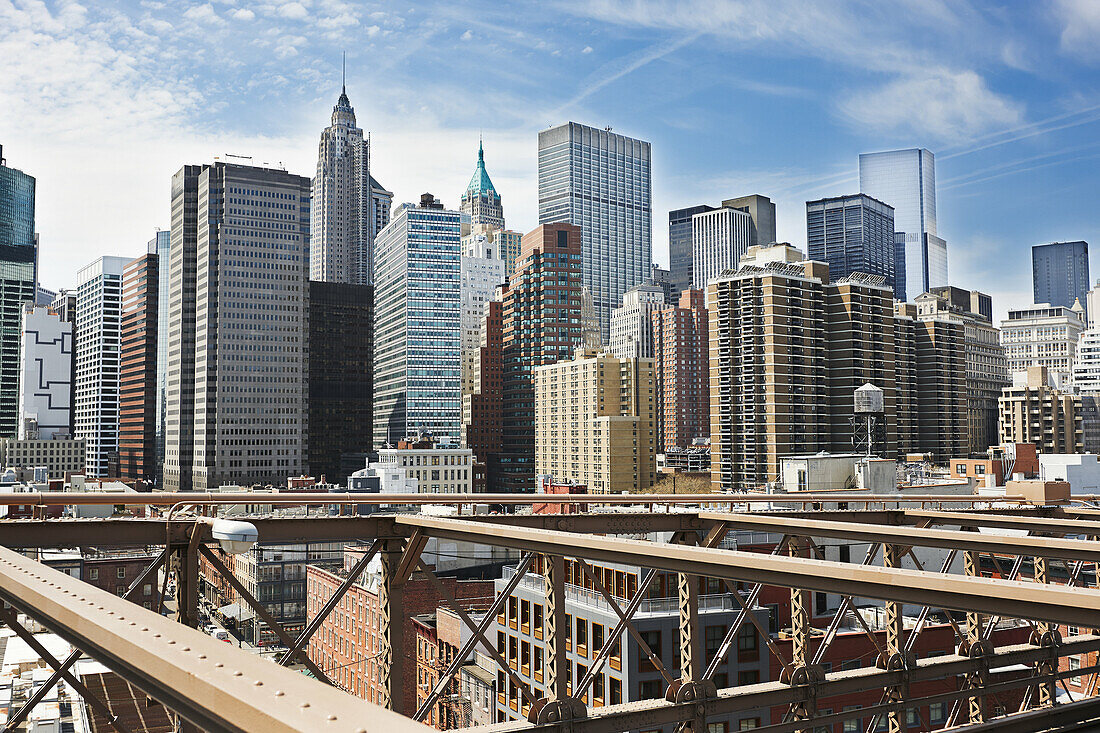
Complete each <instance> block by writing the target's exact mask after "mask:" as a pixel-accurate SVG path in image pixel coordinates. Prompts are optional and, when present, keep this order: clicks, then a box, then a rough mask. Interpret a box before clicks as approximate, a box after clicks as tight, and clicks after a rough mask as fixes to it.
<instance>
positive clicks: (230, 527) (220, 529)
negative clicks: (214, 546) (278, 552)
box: [210, 519, 260, 555]
mask: <svg viewBox="0 0 1100 733" xmlns="http://www.w3.org/2000/svg"><path fill="white" fill-rule="evenodd" d="M210 534H211V535H213V536H214V539H216V540H217V541H218V544H220V545H221V547H222V549H223V550H224V551H226V552H228V553H229V554H230V555H240V554H242V553H245V552H248V551H249V550H251V549H252V546H253V545H255V544H256V540H257V539H258V538H259V536H260V533H259V532H257V531H256V525H254V524H252V523H251V522H239V521H237V520H234V519H215V520H214V522H213V525H212V526H211V528H210Z"/></svg>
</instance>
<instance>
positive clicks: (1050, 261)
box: [1031, 242, 1089, 315]
mask: <svg viewBox="0 0 1100 733" xmlns="http://www.w3.org/2000/svg"><path fill="white" fill-rule="evenodd" d="M1031 286H1032V289H1033V290H1034V292H1035V302H1036V303H1050V304H1051V305H1063V306H1065V307H1066V308H1072V307H1073V301H1075V300H1080V301H1081V305H1082V306H1083V307H1085V308H1088V305H1087V304H1086V302H1085V301H1086V298H1085V293H1087V292H1088V291H1089V243H1088V242H1052V243H1051V244H1037V245H1035V246H1034V247H1032V248H1031ZM1086 315H1088V314H1087V313H1086Z"/></svg>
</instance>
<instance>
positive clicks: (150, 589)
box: [141, 583, 153, 596]
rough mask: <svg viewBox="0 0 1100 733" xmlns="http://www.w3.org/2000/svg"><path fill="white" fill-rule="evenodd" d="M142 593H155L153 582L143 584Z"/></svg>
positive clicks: (145, 594)
mask: <svg viewBox="0 0 1100 733" xmlns="http://www.w3.org/2000/svg"><path fill="white" fill-rule="evenodd" d="M141 594H142V595H143V596H151V595H153V584H152V583H146V584H145V585H143V586H142V588H141Z"/></svg>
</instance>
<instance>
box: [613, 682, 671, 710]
mask: <svg viewBox="0 0 1100 733" xmlns="http://www.w3.org/2000/svg"><path fill="white" fill-rule="evenodd" d="M663 696H664V691H663V690H661V680H642V681H641V682H639V683H638V699H639V700H657V699H659V698H661V697H663ZM612 704H614V703H612Z"/></svg>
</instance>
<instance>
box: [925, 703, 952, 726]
mask: <svg viewBox="0 0 1100 733" xmlns="http://www.w3.org/2000/svg"><path fill="white" fill-rule="evenodd" d="M945 720H947V703H945V702H934V703H932V704H931V705H929V706H928V722H929V723H931V724H932V725H933V726H934V725H935V724H936V723H942V722H944V721H945Z"/></svg>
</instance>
